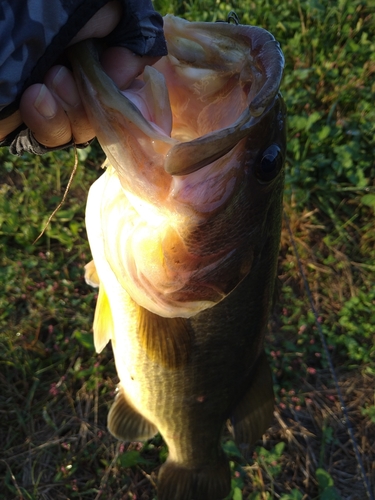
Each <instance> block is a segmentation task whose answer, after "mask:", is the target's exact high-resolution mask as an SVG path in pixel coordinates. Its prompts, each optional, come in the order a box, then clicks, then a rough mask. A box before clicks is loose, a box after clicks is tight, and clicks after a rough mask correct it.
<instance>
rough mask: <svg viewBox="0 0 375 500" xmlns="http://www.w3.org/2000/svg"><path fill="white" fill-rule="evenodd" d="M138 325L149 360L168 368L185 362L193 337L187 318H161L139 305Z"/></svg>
mask: <svg viewBox="0 0 375 500" xmlns="http://www.w3.org/2000/svg"><path fill="white" fill-rule="evenodd" d="M138 325H139V327H138V328H139V335H140V341H141V343H142V345H143V347H144V348H145V349H146V352H147V354H148V356H149V358H150V359H151V360H153V361H155V362H158V363H160V364H162V365H163V366H167V367H169V368H177V367H179V366H181V365H184V364H185V363H186V362H187V360H188V358H189V355H190V350H191V346H192V339H193V332H192V330H191V328H190V325H189V322H188V320H186V319H185V318H179V317H176V318H163V317H162V316H158V315H157V314H154V313H152V312H150V311H148V310H147V309H145V308H143V307H139V316H138Z"/></svg>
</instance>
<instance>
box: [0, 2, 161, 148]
mask: <svg viewBox="0 0 375 500" xmlns="http://www.w3.org/2000/svg"><path fill="white" fill-rule="evenodd" d="M121 14H122V8H121V5H120V3H119V2H118V1H117V0H115V1H111V2H109V3H108V4H106V5H105V6H104V7H103V8H101V9H100V10H99V11H98V12H97V13H96V14H95V15H94V16H93V17H92V18H91V19H90V20H89V21H88V22H87V24H86V25H85V26H84V27H83V28H82V29H81V30H80V31H79V32H78V33H77V35H76V36H75V37H74V38H73V40H71V42H70V44H69V45H72V44H74V43H76V42H79V41H81V40H84V39H87V38H102V37H105V36H106V35H108V34H109V33H111V32H112V30H113V29H114V28H115V27H116V25H117V23H118V21H119V19H120V18H121ZM158 59H159V57H149V56H143V57H140V56H138V55H136V54H134V53H133V52H131V51H130V50H129V49H126V48H123V47H111V48H109V49H107V50H105V51H104V52H103V55H102V64H103V67H104V69H105V71H106V72H107V73H108V75H109V76H110V77H111V78H112V79H113V80H114V81H115V83H116V84H117V85H118V87H119V88H121V89H124V88H126V87H127V86H128V85H129V84H130V83H131V81H132V80H133V79H134V78H136V77H137V76H138V75H139V74H140V73H141V72H142V71H143V69H144V67H145V66H146V65H150V64H154V63H155V62H156V61H157V60H158ZM22 123H24V124H25V125H26V126H27V127H28V128H29V129H30V130H31V131H32V134H33V136H34V138H35V139H36V140H37V141H38V142H39V143H41V144H42V145H44V146H46V147H47V148H55V147H59V146H63V145H64V144H67V143H69V142H70V141H71V140H72V138H73V140H74V142H75V143H76V144H84V143H86V142H87V141H89V140H91V139H92V138H93V137H94V135H95V134H94V131H93V129H92V127H91V125H90V123H89V121H88V118H87V116H86V113H85V110H84V108H83V104H82V102H81V99H80V96H79V93H78V89H77V86H76V84H75V81H74V78H73V74H72V73H71V71H70V70H69V69H67V68H66V67H64V66H53V67H52V68H51V69H50V70H49V71H48V72H47V73H46V75H45V78H44V83H43V84H41V83H37V84H34V85H31V86H30V87H28V88H27V89H26V90H25V92H24V93H23V95H22V98H21V101H20V106H19V109H18V110H17V111H16V112H15V113H14V114H12V115H11V116H9V117H8V118H6V119H4V120H1V121H0V140H2V139H3V138H5V137H6V136H7V135H8V134H9V133H11V132H12V131H13V130H15V129H16V128H17V127H18V126H19V125H21V124H22Z"/></svg>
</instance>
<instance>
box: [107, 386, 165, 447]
mask: <svg viewBox="0 0 375 500" xmlns="http://www.w3.org/2000/svg"><path fill="white" fill-rule="evenodd" d="M107 425H108V430H109V432H110V433H111V434H112V436H114V437H115V438H117V439H120V440H122V441H146V440H147V439H150V438H152V437H153V436H155V434H156V433H157V432H158V430H157V428H156V427H155V425H153V424H152V423H151V422H149V421H148V420H147V419H146V418H144V417H143V416H142V415H141V414H140V413H138V412H137V410H135V409H134V408H133V406H132V405H131V404H130V403H129V401H128V399H127V398H126V395H125V392H124V390H123V389H122V388H121V386H120V390H119V393H118V394H117V396H116V399H115V402H114V403H113V405H112V406H111V409H110V410H109V413H108V423H107Z"/></svg>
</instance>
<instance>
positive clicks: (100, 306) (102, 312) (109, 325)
mask: <svg viewBox="0 0 375 500" xmlns="http://www.w3.org/2000/svg"><path fill="white" fill-rule="evenodd" d="M93 330H94V345H95V350H96V352H97V353H99V352H102V350H103V349H104V347H105V346H106V345H107V344H108V342H109V341H110V340H111V338H113V334H114V325H113V317H112V311H111V306H110V304H109V300H108V297H107V294H106V293H105V290H104V287H103V285H102V284H101V285H100V286H99V294H98V300H97V302H96V308H95V316H94V325H93Z"/></svg>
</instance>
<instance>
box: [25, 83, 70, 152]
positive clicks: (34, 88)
mask: <svg viewBox="0 0 375 500" xmlns="http://www.w3.org/2000/svg"><path fill="white" fill-rule="evenodd" d="M20 112H21V117H22V119H23V121H24V123H25V124H26V125H27V127H28V128H29V129H30V130H31V131H32V132H33V135H34V137H35V139H36V140H37V141H38V142H40V143H41V144H43V145H44V146H47V147H56V146H62V145H64V144H66V143H67V142H69V141H70V140H71V138H72V131H71V128H70V122H69V119H68V117H67V115H66V114H65V112H64V109H63V107H62V106H61V104H60V103H59V102H57V100H56V99H55V98H54V96H53V95H52V94H51V92H50V91H49V90H48V88H47V87H46V85H44V84H40V83H37V84H35V85H31V86H30V87H28V88H27V89H26V90H25V92H24V93H23V95H22V98H21V102H20Z"/></svg>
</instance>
